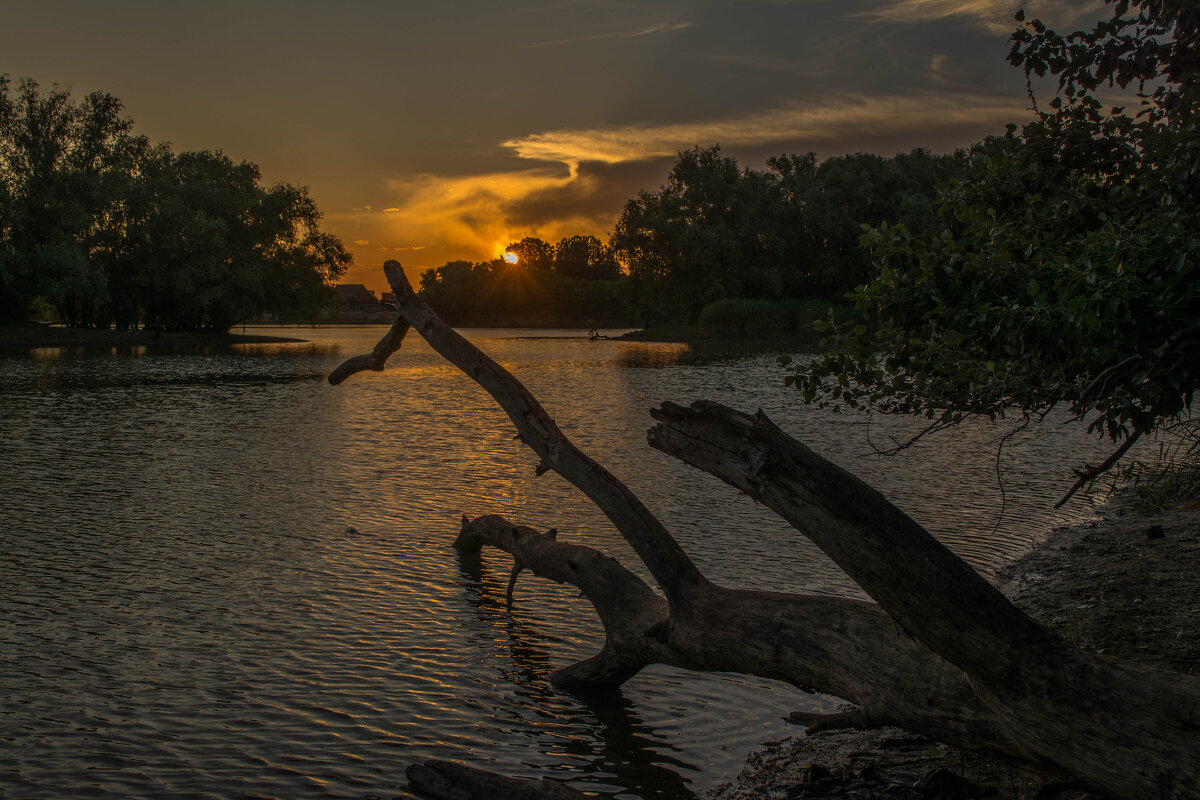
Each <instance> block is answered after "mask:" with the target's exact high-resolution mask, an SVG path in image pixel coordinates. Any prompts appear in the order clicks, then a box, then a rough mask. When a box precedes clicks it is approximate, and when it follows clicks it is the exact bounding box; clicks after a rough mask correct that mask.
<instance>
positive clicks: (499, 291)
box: [421, 236, 635, 327]
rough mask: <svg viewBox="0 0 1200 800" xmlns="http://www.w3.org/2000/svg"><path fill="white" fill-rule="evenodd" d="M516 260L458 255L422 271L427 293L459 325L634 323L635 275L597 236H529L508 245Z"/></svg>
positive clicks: (423, 291) (424, 293) (440, 311)
mask: <svg viewBox="0 0 1200 800" xmlns="http://www.w3.org/2000/svg"><path fill="white" fill-rule="evenodd" d="M507 251H508V253H510V254H512V255H513V256H515V257H516V262H515V263H509V262H508V261H505V260H504V259H500V258H498V259H494V260H492V261H484V262H479V263H472V262H470V261H451V262H449V263H447V264H445V265H443V266H441V267H438V268H437V269H431V270H428V271H426V272H425V274H423V275H422V276H421V296H422V298H423V299H424V300H425V302H427V303H429V305H430V306H432V307H433V309H434V310H435V311H437V312H438V314H439V315H441V316H442V318H443V319H445V320H446V321H447V322H449V323H451V324H452V325H530V326H537V325H561V326H568V327H572V326H573V327H592V326H596V325H619V324H628V323H629V322H630V321H632V320H633V319H634V317H635V314H634V311H633V309H632V308H631V307H630V298H629V296H628V279H627V278H626V277H625V276H624V274H623V272H622V270H621V265H620V263H619V262H618V261H617V258H616V256H615V255H614V254H613V252H612V249H611V248H610V247H608V246H607V245H606V244H604V243H603V242H601V241H600V240H599V239H597V238H596V237H595V236H569V237H567V238H565V239H562V240H560V241H559V242H558V244H556V245H551V244H550V243H548V242H545V241H543V240H542V239H538V238H536V237H533V236H526V237H525V238H524V239H522V240H521V241H519V242H514V243H512V244H510V245H509V246H508V247H507Z"/></svg>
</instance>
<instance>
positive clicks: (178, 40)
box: [0, 0, 1103, 290]
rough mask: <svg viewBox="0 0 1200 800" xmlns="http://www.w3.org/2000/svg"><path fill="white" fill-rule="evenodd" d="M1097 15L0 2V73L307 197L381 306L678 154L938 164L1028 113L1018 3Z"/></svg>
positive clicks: (616, 2) (503, 2)
mask: <svg viewBox="0 0 1200 800" xmlns="http://www.w3.org/2000/svg"><path fill="white" fill-rule="evenodd" d="M1022 6H1023V7H1024V8H1026V10H1027V12H1028V13H1030V14H1031V15H1034V16H1040V17H1041V18H1043V19H1045V20H1046V21H1047V22H1048V23H1050V24H1051V25H1052V26H1055V27H1058V28H1060V29H1068V28H1069V29H1074V28H1076V27H1080V26H1082V25H1085V24H1087V23H1088V22H1089V21H1090V20H1091V19H1094V18H1095V17H1097V16H1098V15H1099V14H1100V13H1102V12H1101V9H1102V7H1103V4H1102V3H1101V2H1099V1H1098V0H1079V1H1078V2H1076V1H1075V0H1057V1H1051V0H1040V1H1039V2H1027V3H1021V2H1008V0H744V1H738V0H728V1H718V0H712V1H711V2H703V1H699V0H691V1H690V2H689V1H685V0H643V1H642V2H626V0H557V1H556V0H548V1H546V2H539V0H527V1H525V2H520V1H518V2H508V1H507V0H487V1H486V2H484V1H482V0H479V1H477V0H438V1H437V2H433V1H427V2H419V3H418V2H410V1H409V0H393V1H392V2H377V1H370V0H358V1H356V0H343V1H342V2H338V3H332V2H330V3H325V2H312V1H311V0H289V1H288V2H275V1H274V0H272V1H270V2H259V1H256V0H240V1H239V2H229V1H228V0H210V2H208V3H205V4H174V3H164V2H162V1H161V0H157V1H156V2H149V1H148V0H112V2H96V1H95V0H92V1H91V2H65V1H63V0H37V1H36V2H26V0H0V72H5V73H7V74H8V75H9V76H10V78H13V79H16V78H18V77H30V78H33V79H35V80H37V81H38V82H39V83H40V84H42V85H43V86H44V87H49V86H51V85H52V84H55V83H58V84H61V85H64V86H68V87H70V88H71V89H72V91H73V92H74V93H75V94H76V95H77V96H82V95H83V94H86V93H87V92H90V91H93V90H102V91H107V92H110V93H112V94H114V95H116V96H117V97H120V98H121V99H122V100H123V101H124V102H125V105H126V110H127V113H128V115H129V116H130V117H132V118H133V119H134V121H135V123H136V130H137V131H138V132H140V133H143V134H146V135H148V136H150V137H151V138H153V139H156V140H167V141H170V142H171V143H172V144H173V145H174V146H175V148H176V149H177V150H187V149H212V150H221V151H223V152H225V153H226V154H228V155H229V156H230V157H232V158H234V159H238V160H241V159H245V160H250V161H254V162H256V163H257V164H259V165H260V166H261V167H262V170H263V174H264V177H265V179H266V180H267V181H268V182H274V181H280V180H284V181H288V182H290V183H294V184H300V185H305V186H308V187H309V188H310V190H311V192H312V194H313V196H314V198H315V199H316V201H317V202H318V204H319V205H320V207H321V208H322V209H323V210H324V212H325V228H326V229H327V230H329V231H330V232H332V233H336V234H338V235H339V236H341V237H342V238H343V240H344V241H345V242H346V244H347V245H348V246H349V247H351V249H352V250H353V251H354V254H355V260H356V265H355V268H354V270H353V271H352V273H351V275H350V276H349V277H348V278H347V280H350V281H352V282H363V283H366V284H367V285H368V286H371V287H372V288H375V289H379V290H382V289H383V288H384V281H383V279H382V274H381V271H380V265H381V264H382V263H383V261H384V260H385V259H388V258H396V259H398V260H399V261H401V262H402V263H403V264H404V265H405V266H406V267H409V268H410V270H411V271H413V272H418V271H420V270H421V269H425V268H428V267H433V266H439V265H441V264H442V263H444V262H446V261H448V260H451V259H456V258H468V259H472V260H479V259H486V258H492V257H496V256H498V255H500V254H501V252H502V250H503V247H504V245H505V244H506V243H508V242H511V241H514V240H516V239H519V238H520V237H522V236H526V235H536V236H541V237H542V238H545V239H547V240H550V241H556V240H557V239H558V238H560V237H561V236H566V235H571V234H576V233H583V234H586V233H591V234H595V235H598V236H601V237H605V236H607V235H608V233H609V232H610V231H611V229H612V225H613V222H614V220H615V219H616V216H617V214H618V213H619V212H620V209H621V206H622V205H623V203H624V201H625V200H626V199H628V198H629V197H632V196H633V195H635V194H636V193H637V191H638V190H640V189H654V188H656V187H658V186H659V185H661V184H662V183H663V182H664V180H665V178H666V175H667V173H668V171H669V169H670V166H671V163H672V161H673V160H674V158H675V156H676V155H677V154H678V153H679V152H680V151H681V150H685V149H687V148H689V147H692V146H695V145H702V146H707V145H712V144H720V145H721V146H722V148H723V149H724V150H725V151H726V152H728V153H730V154H732V155H734V156H736V157H737V158H738V160H739V161H740V162H741V163H742V164H743V165H745V166H750V167H762V166H763V163H764V161H765V159H766V158H767V157H768V156H770V155H776V154H780V153H803V152H809V151H812V152H816V153H817V154H818V155H819V156H822V157H828V156H833V155H840V154H844V153H852V152H874V153H879V154H881V155H889V156H890V155H894V154H895V153H897V152H900V151H904V150H908V149H911V148H913V147H918V146H923V147H928V148H930V149H932V150H934V151H937V152H945V151H949V150H952V149H954V148H955V147H962V146H967V145H969V144H971V143H972V142H975V141H978V140H979V139H980V138H982V137H983V136H985V135H988V134H994V133H1000V132H1002V131H1003V129H1004V125H1005V123H1007V122H1013V121H1018V122H1019V121H1022V120H1024V119H1027V118H1028V116H1029V113H1030V112H1029V111H1028V108H1029V101H1028V99H1027V96H1026V86H1025V80H1024V76H1023V74H1022V73H1021V72H1020V71H1019V70H1017V69H1014V68H1013V67H1010V66H1009V65H1008V64H1007V63H1006V62H1005V54H1006V53H1007V52H1008V45H1007V39H1008V35H1009V33H1010V32H1011V30H1012V28H1013V27H1014V26H1015V23H1014V22H1013V19H1012V17H1013V14H1014V13H1015V12H1016V11H1017V9H1018V8H1021V7H1022Z"/></svg>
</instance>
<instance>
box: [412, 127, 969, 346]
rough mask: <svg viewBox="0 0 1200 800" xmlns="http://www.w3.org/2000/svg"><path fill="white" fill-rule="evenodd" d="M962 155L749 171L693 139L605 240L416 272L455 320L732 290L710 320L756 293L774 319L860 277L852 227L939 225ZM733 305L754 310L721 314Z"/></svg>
mask: <svg viewBox="0 0 1200 800" xmlns="http://www.w3.org/2000/svg"><path fill="white" fill-rule="evenodd" d="M969 160H970V156H969V154H968V153H967V152H965V151H959V152H956V153H953V154H950V155H934V154H932V153H930V152H929V151H928V150H913V151H912V152H910V153H904V154H901V155H897V156H895V157H894V158H885V157H882V156H876V155H870V154H865V153H859V154H856V155H849V156H840V157H836V158H830V159H826V160H825V161H818V160H817V158H816V156H815V155H814V154H812V153H809V154H807V155H803V156H799V155H783V156H778V157H776V158H772V159H770V160H769V161H768V162H767V169H765V170H753V169H748V168H742V167H740V166H739V165H738V163H737V162H736V161H735V160H734V159H733V158H732V157H729V156H726V155H724V154H723V153H722V152H721V150H720V148H719V147H717V146H714V147H707V148H701V147H697V148H694V149H692V150H688V151H686V152H684V153H681V154H680V156H679V159H678V160H677V161H676V162H675V165H674V167H673V168H672V170H671V173H670V175H669V177H668V179H667V182H666V184H665V185H663V186H661V187H660V188H659V189H658V190H656V191H652V192H651V191H645V192H641V193H640V194H639V195H638V196H637V197H635V198H633V199H631V200H629V201H628V202H627V203H626V204H625V208H624V210H623V211H622V213H621V216H620V218H619V219H618V220H617V224H616V227H615V229H614V231H613V233H612V235H611V237H610V238H609V241H608V242H607V243H604V242H601V241H600V240H599V239H597V238H596V237H594V236H573V237H570V238H567V239H563V240H562V241H560V242H559V243H558V244H557V245H550V244H549V243H547V242H544V241H542V240H541V239H538V238H534V237H526V238H524V239H522V240H521V241H519V242H516V243H514V244H511V245H509V248H508V250H509V252H510V253H514V254H516V255H517V257H518V261H517V267H518V269H516V270H514V269H513V268H512V266H511V265H508V264H505V263H504V262H503V261H495V262H488V263H484V264H469V263H467V262H453V263H451V264H447V265H445V266H444V267H440V268H438V269H436V270H430V271H429V272H427V273H426V274H425V275H424V276H423V278H422V281H421V286H422V291H423V294H424V297H425V299H426V300H427V302H429V303H430V304H431V305H432V306H433V307H434V309H435V310H437V311H438V313H440V314H443V315H444V316H445V318H447V319H449V320H451V321H452V322H460V323H462V322H471V323H475V324H492V323H494V322H495V321H498V320H503V319H507V318H511V317H514V316H519V315H520V313H521V312H522V311H524V312H525V313H526V314H531V313H533V312H534V311H535V309H534V308H533V307H531V306H525V305H522V304H523V303H529V302H540V303H550V304H551V305H547V306H544V307H543V309H542V310H543V311H544V316H545V317H546V318H547V319H552V320H553V321H554V322H555V323H557V324H583V322H584V321H585V320H588V319H591V320H596V321H601V324H603V323H604V322H609V321H611V322H624V321H633V322H637V323H639V324H640V323H653V324H662V323H695V322H696V321H697V320H698V319H701V312H702V311H703V310H704V309H705V308H706V307H707V306H711V305H713V304H714V303H717V302H718V301H729V300H731V299H737V300H746V301H749V302H746V303H743V304H740V305H737V306H736V307H734V306H729V304H728V302H726V304H725V305H724V306H722V307H721V315H720V316H721V317H722V319H723V322H722V327H723V329H734V328H737V329H742V328H747V329H749V328H754V329H758V328H761V327H762V319H761V318H762V317H763V308H765V306H763V303H762V302H759V301H775V302H776V304H777V305H776V306H771V307H770V308H771V313H772V314H774V315H776V316H779V317H780V319H793V318H801V317H800V316H798V315H797V313H798V312H797V309H799V308H801V307H800V306H797V305H796V301H812V300H814V299H819V300H831V299H837V298H840V297H841V296H842V295H844V294H845V293H847V292H849V291H850V290H852V289H853V288H855V287H856V286H859V285H861V284H863V283H864V282H866V281H867V280H868V279H869V276H870V274H871V270H872V267H871V254H870V253H869V252H868V251H867V250H866V249H864V248H862V247H861V246H860V240H861V238H862V236H863V226H864V225H867V226H871V227H875V226H878V225H880V224H881V223H888V224H893V225H894V224H903V225H904V226H905V227H906V228H907V229H908V230H912V231H932V232H935V233H936V232H939V231H940V230H942V229H943V227H944V224H945V223H944V222H943V221H942V220H941V219H940V218H939V217H938V215H937V213H936V206H937V203H938V187H939V186H940V185H942V184H945V183H947V182H949V181H951V180H953V179H957V178H960V177H962V176H964V175H965V174H966V171H967V167H968V163H969ZM494 303H500V304H501V305H500V306H499V307H496V306H494V305H493V304H494ZM738 314H742V315H743V316H745V315H752V316H754V317H755V319H754V320H750V319H747V320H735V319H731V316H737V315H738ZM709 316H712V315H711V314H710V315H709ZM801 316H803V318H805V319H806V318H807V316H808V315H807V311H805V312H804V314H803V315H801ZM787 327H789V329H790V327H791V326H790V325H788V326H787Z"/></svg>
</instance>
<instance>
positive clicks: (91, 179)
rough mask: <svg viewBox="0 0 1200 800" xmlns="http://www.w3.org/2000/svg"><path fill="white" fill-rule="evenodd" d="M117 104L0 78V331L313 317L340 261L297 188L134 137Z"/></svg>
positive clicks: (214, 156)
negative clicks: (48, 318)
mask: <svg viewBox="0 0 1200 800" xmlns="http://www.w3.org/2000/svg"><path fill="white" fill-rule="evenodd" d="M121 112H122V105H121V102H120V101H119V100H118V99H116V98H115V97H113V96H111V95H108V94H103V93H99V92H97V93H93V94H90V95H88V96H87V97H86V98H84V99H83V100H82V101H80V102H75V101H73V100H72V99H71V97H70V94H69V92H67V91H64V90H61V89H58V88H54V89H51V90H50V91H48V92H42V91H41V90H40V89H39V87H38V85H37V83H36V82H34V81H32V80H28V79H26V80H22V81H20V82H19V83H18V84H17V86H16V87H15V90H14V89H13V88H12V87H11V86H10V83H9V81H8V79H7V77H5V76H0V319H3V320H9V321H12V320H21V319H23V318H24V317H25V315H26V313H27V311H28V309H29V308H30V307H31V305H32V304H33V303H35V301H37V300H38V299H41V300H42V301H43V302H45V303H49V304H51V305H52V306H53V307H54V308H55V309H56V310H57V312H58V315H59V316H60V318H61V319H62V320H64V321H66V322H68V323H70V324H73V325H81V326H100V327H107V326H109V325H113V324H115V325H116V326H118V327H136V326H138V325H143V324H153V325H161V326H163V327H168V328H173V329H185V330H194V329H210V330H224V329H226V328H228V327H229V326H230V325H232V324H233V323H235V322H238V321H242V320H246V319H249V318H253V317H256V316H259V315H261V314H264V313H271V314H274V315H276V316H277V317H278V318H282V319H305V318H312V317H314V316H315V315H316V314H318V313H319V312H320V311H321V310H322V309H324V308H325V307H326V306H328V305H329V304H330V302H331V301H332V300H333V299H334V297H333V292H332V289H331V288H330V287H331V283H332V282H333V281H334V280H335V279H336V278H338V277H340V276H341V275H342V274H343V273H344V272H345V270H346V269H347V267H348V266H349V264H350V261H351V258H350V254H349V252H348V251H347V250H346V249H345V248H344V247H343V246H342V244H341V242H340V241H339V240H338V239H337V238H336V237H334V236H331V235H329V234H327V233H323V232H322V231H321V230H320V227H319V223H320V219H321V213H320V211H319V209H318V208H317V207H316V204H315V203H314V202H313V200H312V198H311V197H310V196H309V194H308V190H307V189H304V188H298V187H295V186H291V185H289V184H286V183H280V184H276V185H275V186H270V187H265V186H263V185H262V176H261V174H260V172H259V170H258V167H257V166H256V165H254V164H251V163H249V162H240V163H238V162H234V161H233V160H231V159H230V158H229V157H227V156H225V155H223V154H221V153H217V152H211V151H201V152H183V153H175V152H173V151H172V149H171V147H170V146H169V145H167V144H154V143H151V142H150V141H149V140H148V139H146V138H145V137H142V136H135V135H134V134H133V133H132V123H131V122H130V121H129V120H127V119H124V118H123V117H122V116H121Z"/></svg>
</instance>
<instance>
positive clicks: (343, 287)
mask: <svg viewBox="0 0 1200 800" xmlns="http://www.w3.org/2000/svg"><path fill="white" fill-rule="evenodd" d="M333 288H334V289H336V290H337V293H338V294H340V295H341V296H342V302H343V303H345V304H346V305H348V306H361V305H367V304H370V303H378V302H379V300H378V299H377V298H376V297H375V292H373V291H371V290H370V289H368V288H367V287H366V286H364V285H362V284H361V283H339V284H337V285H336V286H334V287H333Z"/></svg>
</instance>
